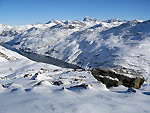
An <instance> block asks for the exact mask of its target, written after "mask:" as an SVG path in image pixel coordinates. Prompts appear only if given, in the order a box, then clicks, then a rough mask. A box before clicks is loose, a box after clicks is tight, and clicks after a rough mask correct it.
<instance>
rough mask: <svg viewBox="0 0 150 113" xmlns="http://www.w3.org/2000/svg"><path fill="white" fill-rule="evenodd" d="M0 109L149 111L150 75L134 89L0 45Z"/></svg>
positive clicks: (5, 112) (26, 112) (31, 112)
mask: <svg viewBox="0 0 150 113" xmlns="http://www.w3.org/2000/svg"><path fill="white" fill-rule="evenodd" d="M0 53H1V54H0V113H150V109H149V104H150V98H149V97H150V88H149V87H150V85H149V82H148V81H149V79H148V80H147V82H145V83H144V85H143V86H142V88H141V89H139V90H136V93H133V92H132V93H129V92H127V88H125V87H124V86H119V87H116V88H110V89H107V88H106V86H105V85H104V84H102V83H99V82H98V81H97V80H96V79H95V78H94V77H93V76H92V75H91V73H90V72H89V71H83V70H74V69H68V68H61V67H57V66H54V65H51V64H44V63H39V62H34V61H31V60H29V59H27V58H25V57H23V56H21V55H19V54H18V53H15V52H13V51H10V50H8V49H6V48H4V47H2V46H0Z"/></svg>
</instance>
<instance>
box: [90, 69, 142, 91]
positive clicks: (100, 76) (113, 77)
mask: <svg viewBox="0 0 150 113" xmlns="http://www.w3.org/2000/svg"><path fill="white" fill-rule="evenodd" d="M91 72H92V75H93V76H94V77H95V78H96V79H97V80H98V81H101V82H102V83H103V84H105V85H106V87H107V88H110V87H115V86H118V85H123V86H125V87H129V88H136V89H139V88H140V87H141V85H142V84H143V83H144V81H145V79H144V78H143V77H142V76H141V75H139V74H137V73H135V72H134V71H131V70H127V69H119V68H99V69H92V70H91Z"/></svg>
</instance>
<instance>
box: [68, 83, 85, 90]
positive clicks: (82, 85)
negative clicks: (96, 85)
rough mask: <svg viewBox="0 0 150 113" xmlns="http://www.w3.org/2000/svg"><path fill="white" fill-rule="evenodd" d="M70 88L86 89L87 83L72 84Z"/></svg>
mask: <svg viewBox="0 0 150 113" xmlns="http://www.w3.org/2000/svg"><path fill="white" fill-rule="evenodd" d="M70 88H84V89H88V85H87V84H81V85H76V86H72V87H70Z"/></svg>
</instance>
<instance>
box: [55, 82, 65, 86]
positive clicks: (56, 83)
mask: <svg viewBox="0 0 150 113" xmlns="http://www.w3.org/2000/svg"><path fill="white" fill-rule="evenodd" d="M61 84H63V83H62V81H53V85H57V86H60V85H61Z"/></svg>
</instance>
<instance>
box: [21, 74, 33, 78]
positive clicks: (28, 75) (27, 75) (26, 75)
mask: <svg viewBox="0 0 150 113" xmlns="http://www.w3.org/2000/svg"><path fill="white" fill-rule="evenodd" d="M31 76H32V74H25V75H24V76H23V77H24V78H26V77H31Z"/></svg>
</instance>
